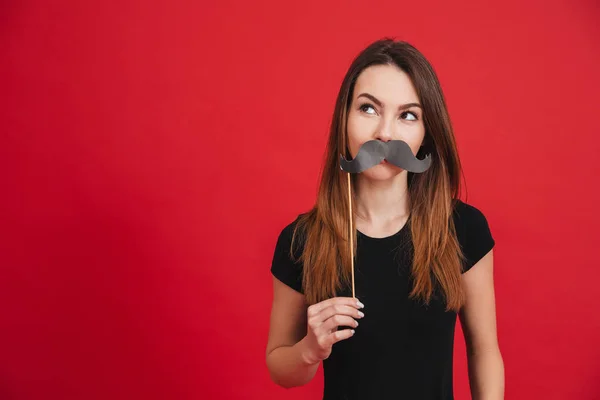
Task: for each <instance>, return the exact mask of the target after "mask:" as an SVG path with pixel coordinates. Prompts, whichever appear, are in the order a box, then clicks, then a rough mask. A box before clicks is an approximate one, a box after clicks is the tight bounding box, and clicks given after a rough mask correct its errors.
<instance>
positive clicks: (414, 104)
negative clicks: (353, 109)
mask: <svg viewBox="0 0 600 400" xmlns="http://www.w3.org/2000/svg"><path fill="white" fill-rule="evenodd" d="M359 97H366V98H367V99H369V100H371V101H372V102H373V103H375V104H377V105H378V106H379V107H382V108H383V104H382V103H381V101H379V100H378V99H377V97H375V96H373V95H372V94H369V93H361V94H359V95H358V96H357V97H356V98H357V99H358V98H359ZM410 107H419V108H420V109H423V107H422V106H421V105H420V104H419V103H408V104H402V105H401V106H400V107H398V109H399V110H404V109H405V108H410Z"/></svg>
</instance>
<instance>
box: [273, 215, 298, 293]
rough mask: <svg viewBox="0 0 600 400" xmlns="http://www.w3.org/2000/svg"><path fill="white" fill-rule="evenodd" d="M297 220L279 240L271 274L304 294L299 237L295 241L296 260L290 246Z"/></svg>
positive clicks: (286, 229) (282, 233) (283, 231)
mask: <svg viewBox="0 0 600 400" xmlns="http://www.w3.org/2000/svg"><path fill="white" fill-rule="evenodd" d="M297 221H298V220H297V219H296V220H295V221H294V222H292V223H291V224H289V225H287V226H286V227H285V228H283V230H282V231H281V233H280V234H279V237H278V239H277V244H276V245H275V251H274V254H273V260H272V262H271V273H272V274H273V276H274V277H275V278H277V279H279V280H280V281H281V282H283V283H285V284H286V285H288V286H289V287H291V288H292V289H294V290H295V291H297V292H300V293H304V292H303V289H302V269H303V267H302V262H301V261H299V260H298V258H299V256H300V254H301V251H300V249H301V244H300V241H299V237H298V235H297V236H296V240H295V241H294V256H295V257H294V259H293V260H292V258H291V257H290V246H291V244H292V235H293V233H294V228H295V225H296V223H297Z"/></svg>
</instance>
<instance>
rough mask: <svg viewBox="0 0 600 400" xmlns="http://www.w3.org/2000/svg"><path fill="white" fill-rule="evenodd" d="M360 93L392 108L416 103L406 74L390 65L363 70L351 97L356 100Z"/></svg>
mask: <svg viewBox="0 0 600 400" xmlns="http://www.w3.org/2000/svg"><path fill="white" fill-rule="evenodd" d="M361 93H369V94H370V95H372V96H375V97H376V98H377V99H378V100H379V101H381V102H382V103H383V104H384V105H389V106H392V107H393V106H394V105H400V104H406V103H416V102H418V96H417V93H416V91H415V88H414V86H413V83H412V81H411V79H410V77H409V76H408V74H406V72H404V71H402V70H401V69H400V68H398V67H396V66H391V65H375V66H371V67H368V68H366V69H365V70H363V71H362V72H361V73H360V75H359V76H358V79H357V80H356V85H355V86H354V96H353V97H354V98H357V97H358V96H359V95H360V94H361Z"/></svg>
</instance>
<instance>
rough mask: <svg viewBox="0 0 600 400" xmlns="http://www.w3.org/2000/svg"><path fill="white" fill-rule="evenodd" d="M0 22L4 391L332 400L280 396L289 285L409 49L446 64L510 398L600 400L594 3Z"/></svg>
mask: <svg viewBox="0 0 600 400" xmlns="http://www.w3.org/2000/svg"><path fill="white" fill-rule="evenodd" d="M217 3H218V4H217ZM284 3H285V4H284ZM2 9H3V10H2V13H1V16H0V18H1V21H0V46H1V53H0V54H1V57H2V59H1V62H0V74H1V76H2V78H1V79H2V87H1V90H0V96H1V104H0V105H1V113H0V130H1V132H2V134H1V136H0V137H1V142H0V183H1V186H2V196H1V197H0V210H1V214H0V216H1V221H0V223H1V227H2V229H1V232H2V237H1V238H0V239H1V240H0V251H1V253H0V254H1V261H0V398H2V399H71V398H77V399H109V398H110V399H132V398H144V399H167V398H168V399H177V398H179V399H188V398H189V399H192V398H194V399H198V398H204V399H269V398H286V399H309V398H313V399H317V398H320V394H321V390H322V384H323V382H322V375H321V374H320V372H319V375H318V376H317V378H316V379H314V380H313V381H312V382H311V383H310V384H308V385H306V386H305V387H302V388H297V389H293V390H291V391H286V390H285V389H282V388H279V387H277V386H276V385H275V384H273V383H272V382H271V381H270V380H269V376H268V371H267V369H266V366H265V361H264V358H265V346H266V340H267V332H268V318H269V312H270V304H271V276H270V272H269V267H270V262H271V257H272V251H273V249H274V245H275V241H276V238H277V235H278V233H279V231H280V230H281V229H282V228H283V226H284V225H285V224H287V223H288V222H290V221H291V220H292V219H293V218H294V217H295V216H296V215H297V214H298V213H300V212H302V211H305V210H306V209H308V207H310V206H311V204H312V202H313V201H314V198H315V192H316V187H317V177H318V172H319V168H320V162H321V156H322V154H323V150H324V147H325V142H326V137H327V132H328V124H329V121H330V120H331V115H332V112H333V105H334V100H335V96H336V94H337V90H338V88H339V85H340V83H341V80H342V77H343V75H344V73H345V72H346V69H347V67H348V66H349V64H350V62H351V60H352V58H353V57H354V56H355V55H356V54H357V53H358V52H359V51H360V50H361V49H362V48H364V46H366V45H367V44H368V43H370V42H371V41H373V40H375V39H378V38H381V37H383V36H386V35H390V36H394V37H396V38H398V39H404V40H408V41H410V42H411V43H413V44H414V45H416V46H417V47H418V48H419V49H420V50H421V51H422V52H423V53H424V54H425V56H426V57H428V58H429V60H430V61H431V62H432V64H433V65H434V67H435V69H436V70H437V72H438V75H439V77H440V80H441V82H442V86H443V89H444V91H445V94H446V96H447V100H448V105H449V110H450V113H451V117H452V119H453V122H454V125H455V128H456V135H457V138H458V143H459V150H460V155H461V157H462V161H463V163H464V169H465V175H466V179H467V184H468V186H467V189H468V194H469V196H468V197H467V201H468V202H470V203H471V204H473V205H475V206H477V207H479V208H480V209H481V210H482V211H483V212H484V213H485V214H486V216H487V217H488V220H489V222H490V225H491V228H492V232H493V234H494V237H495V238H496V240H497V247H496V264H495V265H496V266H495V268H496V282H497V308H498V325H499V328H498V329H499V338H500V346H501V350H502V353H503V356H504V361H505V365H506V382H507V387H506V398H507V399H541V398H543V399H598V398H600V383H599V381H598V377H599V376H600V346H599V345H598V341H599V339H600V313H599V312H598V304H597V298H598V283H597V282H598V279H599V278H600V273H599V268H600V257H599V254H598V244H597V241H598V238H599V235H598V226H599V223H600V217H599V215H598V211H597V207H598V204H599V201H600V195H599V194H598V189H597V185H598V182H599V179H598V177H599V167H598V158H599V157H600V138H599V134H600V131H599V129H598V127H599V124H598V122H597V119H596V118H597V115H598V114H597V113H598V112H599V109H598V106H599V103H598V93H599V91H600V77H599V75H598V64H599V62H600V59H599V54H600V51H599V50H600V28H599V26H600V25H598V20H599V17H600V9H599V6H598V3H597V2H594V1H591V0H590V1H566V0H564V1H550V2H548V1H535V2H527V3H523V2H520V1H515V0H509V1H503V2H493V3H488V4H487V5H482V4H481V2H472V3H471V4H468V5H467V4H464V5H462V6H457V5H456V4H454V2H446V1H441V0H440V1H427V2H391V1H385V2H383V1H382V2H364V1H360V2H359V1H352V2H348V1H336V2H333V1H332V2H323V1H319V2H302V3H293V2H289V3H288V2H281V1H269V2H242V1H237V2H207V3H206V4H202V3H200V2H191V1H190V2H182V1H180V2H167V1H163V2H152V3H150V2H134V1H120V2H89V1H73V0H71V1H66V0H65V1H58V2H52V4H49V2H42V1H21V2H16V1H5V2H3V5H2ZM461 335H462V334H461V332H460V331H457V340H456V357H455V358H456V361H455V364H456V368H455V371H456V372H455V382H456V389H455V391H456V398H457V399H465V398H467V397H468V381H467V375H466V361H465V356H464V344H463V340H462V336H461Z"/></svg>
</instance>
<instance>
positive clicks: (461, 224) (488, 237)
mask: <svg viewBox="0 0 600 400" xmlns="http://www.w3.org/2000/svg"><path fill="white" fill-rule="evenodd" d="M454 224H455V227H456V234H457V238H458V241H459V243H460V246H461V248H462V251H463V255H464V256H465V261H464V263H463V264H464V266H463V273H464V272H467V271H468V270H470V269H471V268H472V267H473V266H474V265H475V264H477V262H478V261H479V260H481V259H482V258H483V256H485V255H486V254H487V253H488V252H489V251H490V250H492V248H494V245H495V244H496V242H495V240H494V238H493V236H492V232H491V230H490V226H489V224H488V221H487V218H486V217H485V215H484V214H483V213H482V212H481V211H480V210H479V209H477V208H475V207H474V206H472V205H469V204H467V203H463V202H461V201H459V202H458V203H457V205H456V208H455V214H454Z"/></svg>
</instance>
